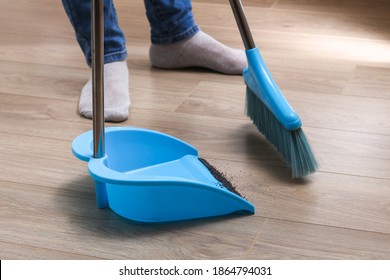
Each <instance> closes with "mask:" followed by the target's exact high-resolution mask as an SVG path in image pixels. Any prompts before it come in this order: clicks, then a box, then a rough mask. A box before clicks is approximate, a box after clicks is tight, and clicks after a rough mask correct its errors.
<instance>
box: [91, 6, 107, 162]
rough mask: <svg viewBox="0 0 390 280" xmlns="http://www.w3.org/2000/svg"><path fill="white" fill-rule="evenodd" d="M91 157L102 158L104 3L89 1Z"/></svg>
mask: <svg viewBox="0 0 390 280" xmlns="http://www.w3.org/2000/svg"><path fill="white" fill-rule="evenodd" d="M91 26H92V28H91V29H92V31H91V33H92V34H91V36H92V103H93V110H92V111H93V156H94V157H95V158H101V157H103V156H104V154H105V152H104V1H103V0H91Z"/></svg>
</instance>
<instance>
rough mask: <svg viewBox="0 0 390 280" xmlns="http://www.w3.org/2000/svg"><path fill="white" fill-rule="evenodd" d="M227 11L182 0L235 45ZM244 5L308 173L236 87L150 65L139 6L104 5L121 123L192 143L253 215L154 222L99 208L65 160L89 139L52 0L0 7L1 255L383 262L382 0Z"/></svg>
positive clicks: (66, 37)
mask: <svg viewBox="0 0 390 280" xmlns="http://www.w3.org/2000/svg"><path fill="white" fill-rule="evenodd" d="M227 2H228V1H225V0H215V1H206V0H194V1H193V9H194V14H195V19H196V21H197V22H198V24H199V25H200V26H201V28H202V29H203V30H204V31H206V32H208V33H209V34H211V35H212V36H214V37H215V38H217V39H218V40H220V41H222V42H223V43H225V44H228V45H230V46H232V47H237V48H242V43H241V38H240V36H239V33H238V31H237V28H236V25H235V22H234V19H233V17H232V13H231V11H230V8H229V6H228V5H227ZM243 2H244V4H245V6H246V12H247V16H248V20H249V22H250V25H251V27H252V29H253V35H254V37H255V41H256V43H257V45H258V46H259V47H260V49H261V52H262V54H263V56H264V59H265V61H266V63H267V65H268V67H269V69H270V71H271V73H272V74H273V76H274V78H275V80H276V81H277V83H278V85H279V87H280V88H281V89H282V90H283V92H284V94H285V95H286V97H287V98H288V100H289V101H290V103H291V104H292V106H293V107H294V108H295V110H296V111H297V112H298V113H299V115H300V116H301V118H302V121H303V129H304V131H305V133H306V135H307V137H308V138H309V139H310V141H311V143H312V146H313V149H314V151H315V153H316V155H317V157H318V159H319V161H320V170H319V172H318V173H316V174H314V175H312V176H310V177H309V178H307V179H306V180H301V181H292V180H291V179H290V169H289V168H288V167H286V165H285V164H284V163H283V161H282V160H281V159H280V158H279V157H278V154H277V153H276V152H275V151H274V150H273V149H272V148H271V147H270V146H269V145H268V144H267V143H266V142H265V141H264V139H263V138H262V136H261V135H260V133H258V132H257V130H256V128H255V127H254V125H253V124H252V123H251V122H250V121H249V120H248V119H247V118H246V117H245V116H244V114H243V110H244V92H245V85H244V84H243V79H242V77H241V76H225V75H220V74H217V73H213V72H210V71H202V70H198V69H187V70H183V71H164V70H157V69H153V68H151V67H150V66H149V61H148V47H149V36H148V34H149V25H148V22H147V20H146V17H145V11H144V7H143V2H142V1H141V0H139V1H128V0H117V1H116V6H117V10H118V13H119V18H120V24H121V26H122V28H123V30H124V31H125V33H126V38H127V46H128V52H129V57H128V60H127V62H128V65H129V68H130V82H131V89H130V90H131V100H132V107H131V110H130V118H129V120H128V121H126V122H124V123H122V124H119V125H135V126H139V127H144V128H148V129H155V130H159V131H162V132H165V133H169V134H171V135H173V136H176V137H179V138H181V139H183V140H184V141H187V142H188V143H190V144H192V145H194V146H195V147H197V148H198V149H199V151H200V154H201V156H202V157H204V158H206V159H207V160H208V161H210V162H211V163H212V164H214V165H215V166H216V167H217V168H219V169H220V170H221V171H222V172H224V173H225V174H228V177H229V179H230V180H231V181H232V182H233V183H234V184H236V185H237V186H239V189H240V190H241V192H242V193H244V194H245V196H246V197H247V198H248V199H249V200H250V201H251V202H252V203H253V204H254V205H255V207H256V214H255V215H249V216H231V217H223V218H213V219H206V220H198V221H192V222H185V223H175V224H163V225H162V224H160V225H144V224H138V223H133V222H131V221H128V220H125V219H123V218H121V217H119V216H118V215H116V214H115V213H114V212H113V211H111V210H107V209H106V210H99V209H97V207H96V205H95V199H94V189H93V183H92V180H91V178H90V176H89V175H88V171H87V165H86V164H85V163H84V162H81V161H79V160H77V159H76V158H75V157H74V156H73V155H72V153H71V142H72V140H73V139H74V138H75V137H76V136H78V135H79V134H81V133H82V132H84V131H87V130H89V129H91V121H90V120H86V119H83V118H82V117H80V116H79V115H78V114H77V105H78V98H79V91H80V89H81V87H82V86H83V84H84V83H85V82H86V80H87V79H88V76H89V69H88V68H87V67H86V65H85V62H84V59H83V56H82V54H81V51H80V49H79V47H78V45H77V43H76V41H75V39H74V34H73V29H72V27H71V25H70V23H69V21H68V19H67V18H66V16H65V13H64V11H63V8H62V6H61V2H60V1H49V0H40V1H37V0H14V1H12V2H9V1H1V2H0V38H1V39H0V153H1V157H0V248H1V249H0V258H1V259H390V245H389V244H390V124H389V119H390V17H389V14H390V2H389V1H387V0H361V1H354V0H339V1H325V0H246V1H243ZM199 207H202V205H199Z"/></svg>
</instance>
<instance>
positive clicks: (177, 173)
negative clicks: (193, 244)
mask: <svg viewBox="0 0 390 280" xmlns="http://www.w3.org/2000/svg"><path fill="white" fill-rule="evenodd" d="M92 136H93V135H92V131H88V132H85V133H83V134H81V135H79V136H78V137H77V138H76V139H75V140H74V141H73V144H72V150H73V153H74V154H75V155H76V157H77V158H79V159H81V160H84V161H88V170H89V173H90V174H91V176H92V178H93V179H94V180H95V186H96V199H97V202H98V207H99V208H105V207H107V206H109V207H110V208H111V209H112V210H114V211H115V212H116V213H118V214H119V215H121V216H123V217H125V218H128V219H131V220H136V221H141V222H167V221H178V220H187V219H195V218H205V217H211V216H221V215H227V214H231V213H234V212H238V211H245V212H248V213H254V207H253V205H252V204H251V203H249V202H248V201H247V200H245V199H243V198H242V197H240V196H238V195H236V194H234V193H233V192H231V191H229V190H227V189H226V188H225V187H224V186H223V185H222V184H221V183H220V182H219V181H217V180H216V179H215V178H214V176H213V175H212V174H211V173H210V171H209V170H208V169H207V168H206V166H205V165H204V164H203V163H202V162H201V161H200V160H199V159H198V152H197V150H196V149H195V148H193V147H192V146H190V145H188V144H187V143H185V142H183V141H181V140H179V139H176V138H174V137H172V136H169V135H167V134H163V133H160V132H156V131H152V130H146V129H141V128H135V127H109V128H107V129H106V132H105V147H106V155H105V156H104V157H102V158H94V157H93V139H92V138H93V137H92Z"/></svg>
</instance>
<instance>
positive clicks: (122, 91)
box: [79, 60, 130, 122]
mask: <svg viewBox="0 0 390 280" xmlns="http://www.w3.org/2000/svg"><path fill="white" fill-rule="evenodd" d="M129 106H130V97H129V69H128V68H127V63H126V61H125V60H123V61H116V62H111V63H107V64H104V120H105V121H109V122H121V121H125V120H126V119H127V118H128V117H129ZM79 112H80V114H81V115H83V116H84V117H86V118H88V119H92V78H89V80H88V82H87V83H86V84H85V86H84V87H83V89H82V90H81V96H80V103H79Z"/></svg>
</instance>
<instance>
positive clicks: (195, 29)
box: [151, 25, 200, 45]
mask: <svg viewBox="0 0 390 280" xmlns="http://www.w3.org/2000/svg"><path fill="white" fill-rule="evenodd" d="M199 31H200V28H199V26H197V25H194V26H192V27H191V28H189V29H187V30H186V31H184V32H182V33H180V34H177V35H175V36H172V37H164V38H155V37H151V41H152V44H155V45H168V44H174V43H177V42H179V41H182V40H185V39H189V38H191V37H193V36H194V35H195V34H196V33H198V32H199Z"/></svg>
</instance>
